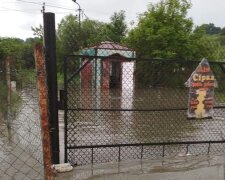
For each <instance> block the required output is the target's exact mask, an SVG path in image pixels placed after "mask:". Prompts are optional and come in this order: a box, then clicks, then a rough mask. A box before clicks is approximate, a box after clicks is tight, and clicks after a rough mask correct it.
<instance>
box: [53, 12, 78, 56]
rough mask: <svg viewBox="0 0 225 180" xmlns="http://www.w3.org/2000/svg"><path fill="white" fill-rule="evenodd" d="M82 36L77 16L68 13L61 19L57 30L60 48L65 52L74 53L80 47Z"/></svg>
mask: <svg viewBox="0 0 225 180" xmlns="http://www.w3.org/2000/svg"><path fill="white" fill-rule="evenodd" d="M80 44H81V37H80V29H79V23H78V20H77V17H76V16H73V15H72V14H71V15H68V16H66V17H65V18H63V19H62V20H61V22H60V23H59V25H58V31H57V45H58V48H57V49H58V50H59V51H62V52H63V53H64V54H73V53H74V52H77V51H78V50H79V48H80Z"/></svg>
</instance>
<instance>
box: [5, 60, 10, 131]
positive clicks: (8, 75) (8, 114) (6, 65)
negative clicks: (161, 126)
mask: <svg viewBox="0 0 225 180" xmlns="http://www.w3.org/2000/svg"><path fill="white" fill-rule="evenodd" d="M10 61H11V58H10V56H7V57H6V59H5V70H6V84H7V115H6V117H7V127H8V128H11V122H10V121H11V119H10V109H11V108H10V106H11V73H10Z"/></svg>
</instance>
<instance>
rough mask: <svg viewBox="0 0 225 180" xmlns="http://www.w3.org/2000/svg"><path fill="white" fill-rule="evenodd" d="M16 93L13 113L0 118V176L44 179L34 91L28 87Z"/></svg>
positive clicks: (37, 110)
mask: <svg viewBox="0 0 225 180" xmlns="http://www.w3.org/2000/svg"><path fill="white" fill-rule="evenodd" d="M18 93H19V95H20V97H21V102H20V104H19V106H18V107H17V109H16V110H15V111H14V115H13V114H11V116H9V118H10V119H9V121H7V119H5V118H3V117H1V119H0V163H1V167H0V179H4V180H7V179H43V159H42V143H41V131H40V122H39V106H38V99H37V91H36V89H35V88H31V87H29V88H25V89H23V90H22V91H20V92H18ZM7 122H10V124H8V126H7Z"/></svg>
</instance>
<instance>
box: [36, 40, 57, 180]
mask: <svg viewBox="0 0 225 180" xmlns="http://www.w3.org/2000/svg"><path fill="white" fill-rule="evenodd" d="M34 54H35V64H36V72H37V86H38V90H39V105H40V121H41V134H42V145H43V162H44V173H45V180H51V179H53V172H52V168H51V165H52V154H51V142H50V133H49V116H48V110H49V107H48V89H47V85H46V69H45V61H44V54H43V45H41V44H37V45H36V46H35V49H34Z"/></svg>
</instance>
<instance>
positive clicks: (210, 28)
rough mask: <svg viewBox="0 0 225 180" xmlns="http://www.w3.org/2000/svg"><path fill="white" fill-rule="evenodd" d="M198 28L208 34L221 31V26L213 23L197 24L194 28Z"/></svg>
mask: <svg viewBox="0 0 225 180" xmlns="http://www.w3.org/2000/svg"><path fill="white" fill-rule="evenodd" d="M198 28H199V29H202V30H204V32H205V33H206V34H209V35H213V34H220V33H221V28H220V27H216V26H215V25H214V24H213V23H209V24H202V25H201V26H198V27H197V28H196V29H198Z"/></svg>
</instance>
